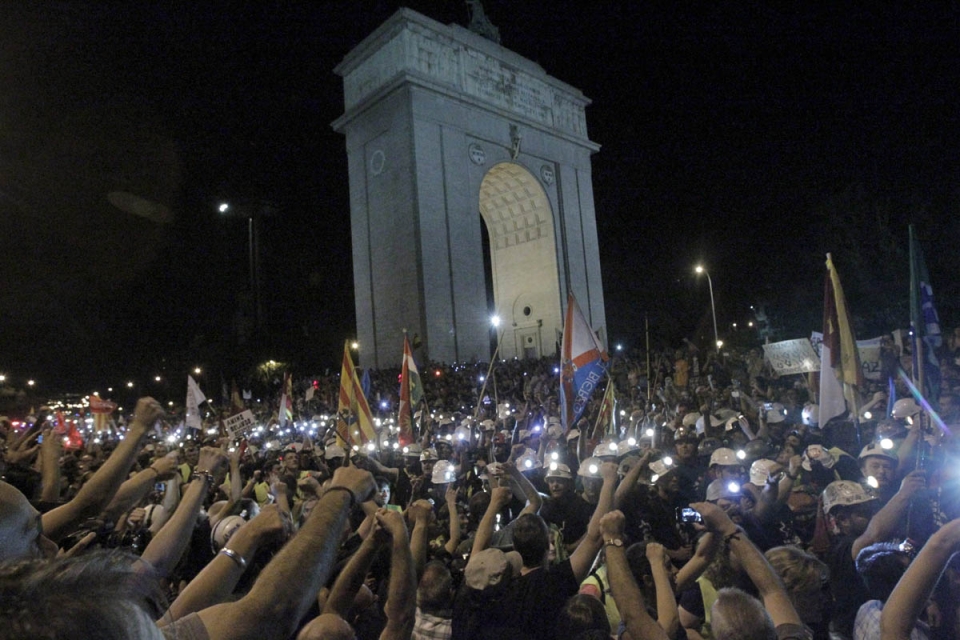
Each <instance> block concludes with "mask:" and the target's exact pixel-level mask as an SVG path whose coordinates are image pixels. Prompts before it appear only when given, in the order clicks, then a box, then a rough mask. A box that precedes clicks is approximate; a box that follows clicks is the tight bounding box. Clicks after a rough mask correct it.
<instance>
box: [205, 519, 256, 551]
mask: <svg viewBox="0 0 960 640" xmlns="http://www.w3.org/2000/svg"><path fill="white" fill-rule="evenodd" d="M246 523H247V521H246V520H244V519H243V518H241V517H240V516H227V517H226V518H224V519H223V520H221V521H220V522H218V523H217V524H216V525H214V527H213V530H212V531H210V545H211V546H213V548H214V549H215V550H216V551H220V549H223V548H224V547H225V546H227V543H228V542H230V538H231V537H232V536H233V534H235V533H236V532H237V529H239V528H240V527H242V526H243V525H245V524H246Z"/></svg>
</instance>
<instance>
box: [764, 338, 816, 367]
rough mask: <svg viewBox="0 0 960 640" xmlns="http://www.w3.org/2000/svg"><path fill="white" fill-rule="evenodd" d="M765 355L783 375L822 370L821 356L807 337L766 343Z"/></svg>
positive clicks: (771, 364) (772, 365)
mask: <svg viewBox="0 0 960 640" xmlns="http://www.w3.org/2000/svg"><path fill="white" fill-rule="evenodd" d="M763 356H764V357H765V358H766V359H767V362H769V363H770V366H771V367H773V370H774V371H776V372H777V374H779V375H781V376H788V375H790V374H793V373H809V372H810V371H820V356H818V355H817V352H816V351H814V349H813V345H811V344H810V341H809V340H807V339H806V338H797V339H796V340H784V341H783V342H774V343H772V344H765V345H763Z"/></svg>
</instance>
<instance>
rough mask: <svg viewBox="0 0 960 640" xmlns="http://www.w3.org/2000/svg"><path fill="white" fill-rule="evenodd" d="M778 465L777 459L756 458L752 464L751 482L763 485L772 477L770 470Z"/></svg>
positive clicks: (759, 485)
mask: <svg viewBox="0 0 960 640" xmlns="http://www.w3.org/2000/svg"><path fill="white" fill-rule="evenodd" d="M778 466H779V465H778V464H777V463H776V462H775V461H773V460H768V459H766V458H760V459H759V460H754V461H753V464H752V465H750V482H751V483H752V484H755V485H757V486H758V487H762V486H763V485H764V484H765V483H766V482H767V479H768V478H769V477H770V470H771V469H774V468H776V467H778Z"/></svg>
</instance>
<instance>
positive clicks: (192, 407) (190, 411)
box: [185, 375, 207, 429]
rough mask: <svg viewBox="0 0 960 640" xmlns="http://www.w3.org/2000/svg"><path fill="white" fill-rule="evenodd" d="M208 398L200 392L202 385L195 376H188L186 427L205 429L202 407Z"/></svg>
mask: <svg viewBox="0 0 960 640" xmlns="http://www.w3.org/2000/svg"><path fill="white" fill-rule="evenodd" d="M206 399H207V398H206V396H204V395H203V392H202V391H200V385H198V384H197V381H196V380H194V379H193V376H191V375H187V405H186V406H187V415H186V419H185V422H186V425H187V426H188V427H190V428H191V429H201V428H203V421H202V420H201V419H200V405H201V404H202V403H204V402H205V401H206Z"/></svg>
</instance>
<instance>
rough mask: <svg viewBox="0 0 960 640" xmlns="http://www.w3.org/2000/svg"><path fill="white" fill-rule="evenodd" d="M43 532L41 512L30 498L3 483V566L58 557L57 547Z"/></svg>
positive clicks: (0, 507)
mask: <svg viewBox="0 0 960 640" xmlns="http://www.w3.org/2000/svg"><path fill="white" fill-rule="evenodd" d="M42 528H43V527H42V520H41V517H40V512H39V511H37V510H36V509H34V508H33V507H32V506H31V505H30V502H29V501H28V500H27V498H26V496H24V495H23V494H22V493H20V492H19V491H18V490H17V489H16V488H15V487H13V486H12V485H9V484H7V483H6V482H2V481H0V562H3V561H6V560H26V559H31V558H52V557H54V556H55V555H57V545H56V544H55V543H54V542H53V541H51V540H50V539H49V538H47V537H46V536H44V535H43V532H42Z"/></svg>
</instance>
